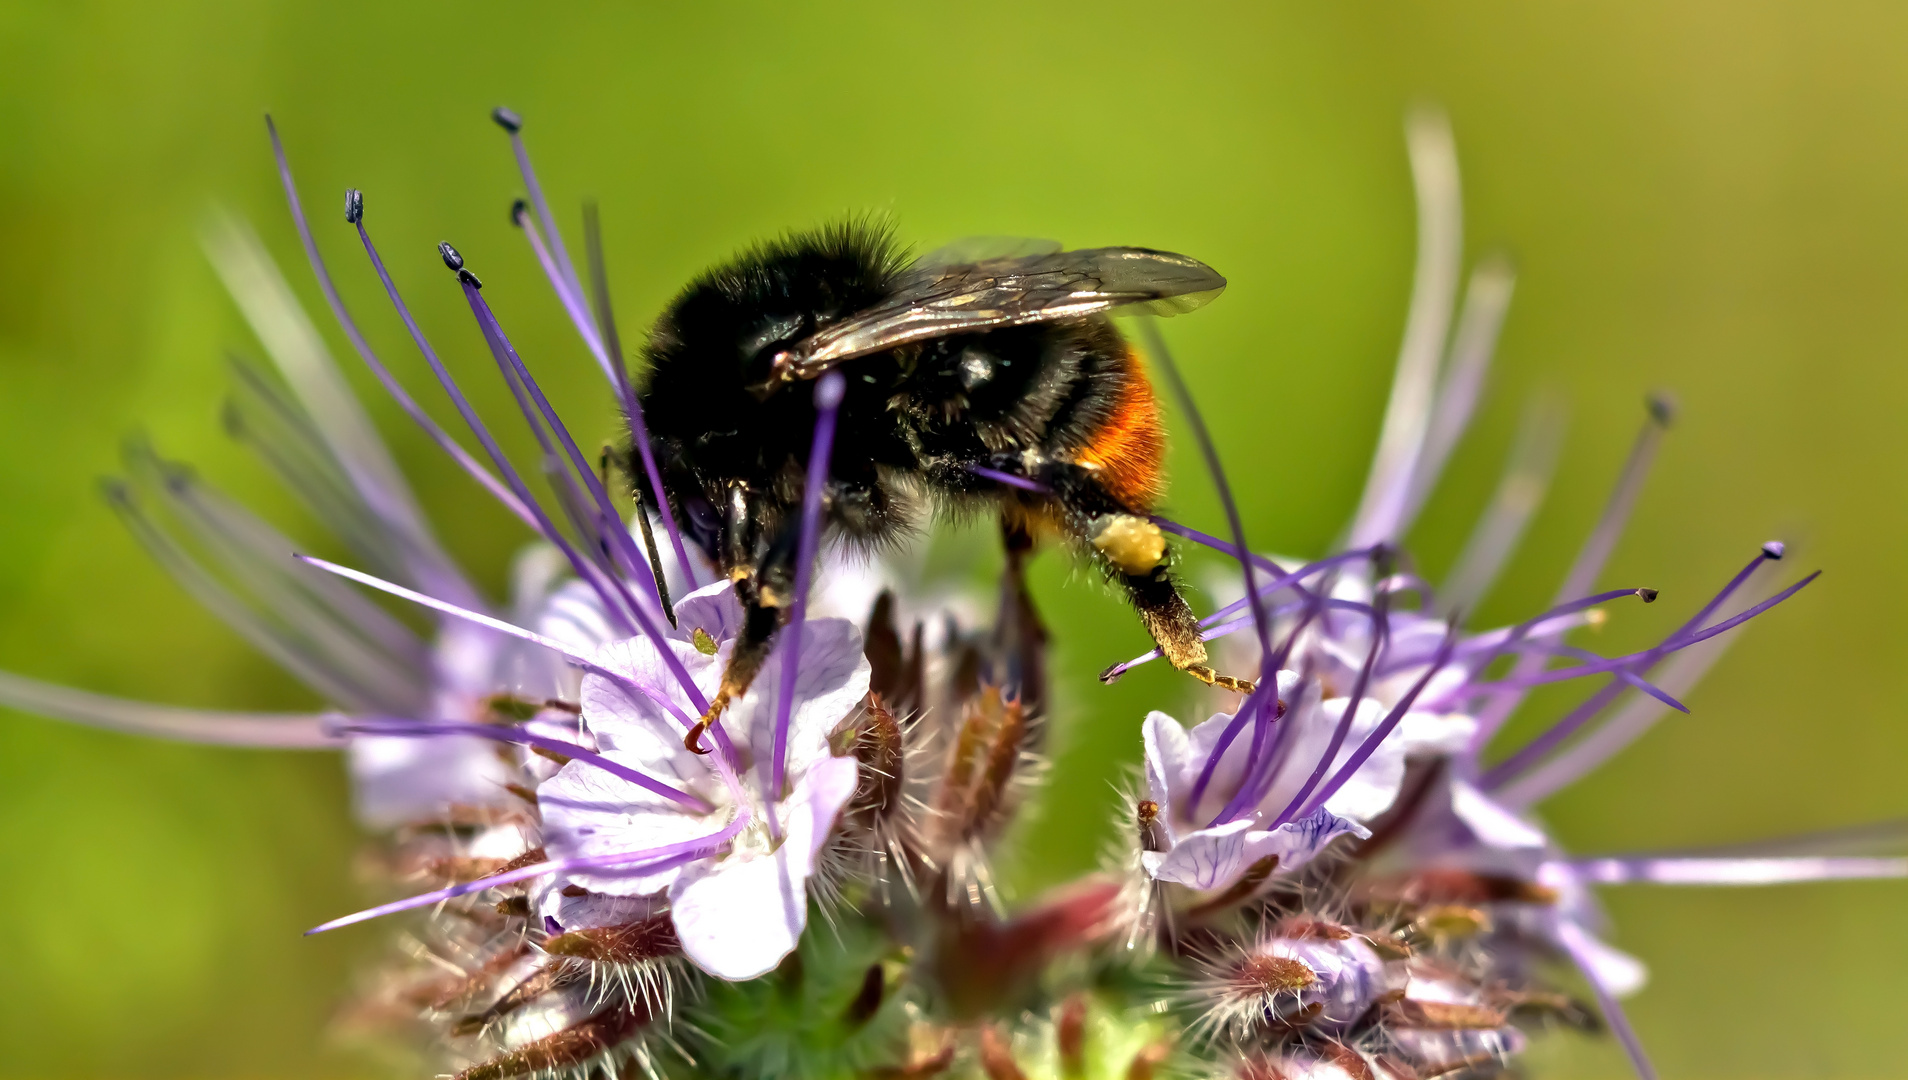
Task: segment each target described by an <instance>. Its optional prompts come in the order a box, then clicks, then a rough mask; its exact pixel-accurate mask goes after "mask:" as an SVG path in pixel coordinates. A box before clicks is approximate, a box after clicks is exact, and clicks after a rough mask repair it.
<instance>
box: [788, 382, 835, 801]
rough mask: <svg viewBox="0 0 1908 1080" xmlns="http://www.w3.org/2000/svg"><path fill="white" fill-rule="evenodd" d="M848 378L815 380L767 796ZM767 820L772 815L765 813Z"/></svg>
mask: <svg viewBox="0 0 1908 1080" xmlns="http://www.w3.org/2000/svg"><path fill="white" fill-rule="evenodd" d="M846 391H847V384H846V382H845V381H844V380H843V379H842V375H841V372H839V371H830V372H828V373H827V374H826V375H823V376H822V377H821V379H820V380H819V381H818V382H816V383H815V441H814V443H813V445H811V446H810V448H809V451H808V476H807V478H806V481H805V483H804V486H803V487H802V531H801V536H800V539H799V541H798V542H797V544H796V547H795V598H794V601H793V603H791V604H790V605H789V609H788V623H787V624H786V625H785V626H784V627H783V630H782V640H783V642H784V644H783V645H782V684H781V686H780V687H779V688H778V689H777V692H776V698H775V745H774V749H773V750H772V751H771V752H770V754H769V761H770V762H771V763H772V766H771V769H772V771H771V772H770V774H769V788H768V797H769V799H770V800H771V801H774V800H778V799H780V798H781V797H782V781H783V779H784V774H785V773H786V771H787V768H788V718H789V713H790V710H791V709H792V708H793V707H794V703H795V676H796V674H797V669H798V668H799V667H800V665H801V657H802V624H803V622H804V620H806V619H807V617H808V588H809V585H810V583H811V582H812V581H813V580H814V577H815V548H816V545H817V544H818V543H819V542H820V540H821V513H822V499H823V497H824V496H825V494H826V493H825V491H824V490H823V489H824V488H825V487H826V486H827V484H828V459H829V456H830V455H831V454H833V453H834V449H835V421H836V419H837V418H838V417H839V415H840V410H841V399H842V395H843V394H844V393H845V392H846ZM769 822H770V825H771V826H774V825H775V817H774V815H773V814H771V815H769Z"/></svg>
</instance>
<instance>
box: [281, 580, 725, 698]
mask: <svg viewBox="0 0 1908 1080" xmlns="http://www.w3.org/2000/svg"><path fill="white" fill-rule="evenodd" d="M292 558H294V559H297V560H298V561H299V562H302V563H306V564H308V565H311V566H315V567H317V568H318V569H320V570H323V571H325V572H326V573H330V574H336V575H338V576H339V577H341V578H345V579H347V580H350V581H355V582H357V583H358V584H360V585H366V586H369V587H370V588H373V589H376V590H378V591H379V592H385V593H389V594H391V595H392V596H395V597H398V598H400V599H403V600H409V601H411V602H412V603H414V604H421V605H423V606H424V607H427V608H430V609H431V610H433V611H438V612H442V613H443V614H445V615H452V616H455V617H457V618H459V619H463V620H465V621H466V622H472V623H476V624H477V625H478V626H483V627H488V628H489V629H492V630H495V631H497V632H498V633H502V634H509V635H510V636H511V637H514V638H521V639H522V640H524V641H528V642H530V643H531V644H533V645H541V646H543V647H544V648H546V649H549V650H550V651H551V652H554V653H556V654H557V655H559V656H561V657H563V658H564V659H566V660H568V661H569V662H570V663H572V664H575V665H576V666H577V667H579V668H582V669H583V670H584V671H587V672H589V673H590V674H592V675H597V676H601V677H602V678H605V679H608V680H610V681H611V682H613V683H615V684H616V685H618V686H620V687H622V688H624V689H625V690H626V691H634V692H636V693H638V694H641V695H642V696H644V697H646V698H648V699H649V700H651V701H653V702H655V703H656V704H657V705H660V706H661V707H662V708H664V709H666V710H668V711H669V712H670V713H672V714H674V715H675V717H676V719H677V720H679V721H681V722H682V725H683V726H684V727H693V726H694V725H695V722H696V721H695V718H694V717H692V716H690V715H689V714H688V713H686V712H684V711H683V709H682V707H681V706H679V705H677V704H676V703H675V702H673V701H671V700H669V698H668V697H667V696H666V695H664V694H661V693H658V692H657V691H655V690H652V689H650V688H649V687H646V686H643V685H641V684H640V683H637V682H635V681H634V680H632V679H630V678H629V677H628V676H625V675H619V674H617V673H616V672H614V671H611V670H609V669H608V668H606V667H603V666H602V665H600V664H598V663H596V662H595V661H594V660H591V659H590V658H589V657H587V656H584V655H583V654H582V653H579V652H577V651H575V650H574V649H571V648H570V647H569V646H567V645H565V644H563V643H562V642H560V641H558V640H556V639H555V638H550V637H545V636H543V635H542V634H539V633H537V632H536V631H534V630H526V629H524V628H523V627H521V626H518V625H516V624H515V623H508V622H505V621H504V620H502V619H497V618H493V617H491V616H489V615H485V614H483V613H481V612H477V611H472V610H470V609H469V608H463V607H458V606H457V605H456V604H452V603H448V602H446V601H443V600H439V599H437V598H436V597H434V596H426V595H425V594H423V593H421V592H418V591H416V590H415V589H407V588H405V587H404V586H402V585H399V584H396V583H395V582H390V581H386V580H384V579H383V578H381V577H376V576H374V575H372V574H367V573H365V572H364V571H362V570H353V569H351V568H350V567H348V566H339V565H338V564H337V563H334V562H328V561H326V560H324V559H320V558H318V557H317V556H315V555H300V554H297V553H295V552H294V553H293V554H292ZM658 651H659V652H661V653H662V654H663V656H664V657H670V656H671V655H672V653H671V652H670V650H669V649H668V648H667V647H662V648H659V649H658ZM678 666H680V661H678ZM691 685H694V684H693V683H691ZM698 708H707V705H701V706H698Z"/></svg>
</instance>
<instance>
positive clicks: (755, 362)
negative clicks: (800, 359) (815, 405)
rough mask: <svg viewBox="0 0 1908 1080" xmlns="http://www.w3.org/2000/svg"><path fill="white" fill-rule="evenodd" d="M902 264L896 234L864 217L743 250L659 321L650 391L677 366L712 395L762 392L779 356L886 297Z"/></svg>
mask: <svg viewBox="0 0 1908 1080" xmlns="http://www.w3.org/2000/svg"><path fill="white" fill-rule="evenodd" d="M901 264H902V257H901V255H900V253H899V252H898V251H897V250H896V248H895V246H894V242H893V237H892V235H891V229H890V228H889V227H888V226H887V225H886V224H885V223H880V222H876V221H871V220H867V219H861V220H850V221H847V222H843V223H840V224H836V225H830V226H826V227H823V228H821V229H816V230H813V231H809V232H800V233H790V234H789V235H787V236H784V237H782V238H780V239H778V240H774V241H771V242H769V243H767V244H764V245H762V246H760V247H757V248H752V249H750V250H748V251H745V252H743V253H742V254H741V255H739V256H737V257H736V258H735V259H733V260H731V261H730V262H728V263H725V264H723V265H721V266H718V267H716V268H714V269H712V270H710V271H708V272H707V273H705V274H703V275H702V276H701V277H699V278H697V279H696V280H695V281H694V282H692V283H691V284H690V285H689V287H688V288H686V289H684V290H683V291H682V293H681V294H680V295H679V296H677V297H676V299H675V301H674V302H672V303H671V304H670V305H669V308H668V310H666V311H665V312H664V313H663V316H662V318H660V319H658V320H657V322H656V326H655V329H654V331H653V332H652V334H651V336H650V342H649V352H648V358H649V362H650V367H651V371H652V385H654V383H655V381H656V380H660V379H663V378H665V374H664V372H665V369H668V368H676V367H680V368H683V369H685V370H693V371H694V372H695V373H696V377H697V378H699V379H701V380H703V385H704V387H705V389H709V390H713V389H715V386H714V385H713V384H717V383H719V384H721V386H722V387H723V388H724V389H725V390H728V391H731V392H740V391H746V390H747V388H749V387H759V386H761V385H763V384H765V383H767V382H768V381H769V376H770V375H771V374H772V373H773V363H774V358H775V356H776V355H777V354H778V353H781V352H782V351H784V350H786V349H788V348H789V347H790V346H792V345H794V344H796V343H797V342H800V341H802V340H803V339H805V338H807V337H808V336H810V335H811V334H814V333H815V332H816V331H817V330H819V329H821V328H823V327H825V326H827V325H828V324H830V323H832V322H834V321H835V320H837V319H840V318H842V317H843V316H846V315H849V314H851V313H853V312H856V311H859V310H861V309H862V308H865V307H868V306H869V305H871V304H874V303H875V302H877V301H879V300H881V299H882V298H883V297H885V296H886V295H887V293H888V291H889V287H890V282H891V281H892V279H893V276H894V274H895V272H896V271H897V270H898V269H899V268H900V266H901Z"/></svg>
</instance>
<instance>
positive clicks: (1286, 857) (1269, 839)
mask: <svg viewBox="0 0 1908 1080" xmlns="http://www.w3.org/2000/svg"><path fill="white" fill-rule="evenodd" d="M1252 825H1253V822H1252V821H1251V820H1250V819H1241V820H1239V821H1231V822H1227V823H1226V824H1224V825H1220V826H1216V827H1214V828H1211V829H1200V830H1198V831H1196V832H1193V833H1190V834H1188V835H1187V836H1185V837H1183V838H1181V839H1180V841H1179V842H1178V843H1176V844H1174V845H1173V849H1172V850H1171V851H1169V852H1166V853H1165V855H1164V856H1163V857H1162V858H1161V859H1160V860H1159V862H1158V865H1157V867H1156V868H1155V869H1154V870H1153V876H1154V877H1156V878H1158V879H1159V880H1161V881H1171V882H1175V883H1177V884H1180V885H1185V886H1188V887H1190V888H1194V889H1200V890H1206V889H1223V888H1225V887H1226V886H1228V885H1231V884H1232V883H1233V882H1235V881H1237V880H1239V877H1240V875H1242V874H1244V873H1245V872H1246V871H1247V870H1248V869H1250V868H1251V867H1252V865H1253V864H1254V863H1257V862H1258V861H1259V860H1261V859H1263V858H1265V857H1266V856H1268V855H1276V856H1278V858H1279V865H1278V868H1279V869H1280V870H1281V871H1284V870H1292V869H1295V868H1297V867H1300V866H1303V865H1305V864H1306V863H1308V862H1310V861H1311V860H1312V858H1313V856H1316V855H1317V854H1318V853H1319V852H1321V851H1323V850H1325V847H1326V845H1328V844H1330V843H1331V842H1332V841H1333V840H1336V839H1337V838H1339V837H1340V836H1344V835H1346V834H1350V835H1353V836H1360V837H1364V836H1370V835H1371V833H1370V831H1369V830H1367V829H1365V828H1364V827H1363V826H1361V825H1359V824H1357V823H1356V822H1353V821H1347V820H1346V819H1344V818H1342V817H1339V816H1338V815H1337V814H1334V813H1332V812H1330V811H1328V810H1324V809H1319V810H1315V811H1313V812H1312V813H1311V814H1308V815H1306V816H1305V817H1303V818H1300V819H1299V820H1297V821H1291V822H1287V823H1286V824H1284V825H1281V826H1279V827H1278V828H1276V829H1272V830H1270V831H1268V830H1264V829H1254V828H1252Z"/></svg>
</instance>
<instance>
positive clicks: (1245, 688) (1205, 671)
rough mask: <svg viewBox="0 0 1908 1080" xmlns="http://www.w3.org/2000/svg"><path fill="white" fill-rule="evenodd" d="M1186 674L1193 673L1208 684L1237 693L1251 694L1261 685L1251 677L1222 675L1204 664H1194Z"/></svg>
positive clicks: (1194, 676) (1192, 674)
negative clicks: (1236, 677)
mask: <svg viewBox="0 0 1908 1080" xmlns="http://www.w3.org/2000/svg"><path fill="white" fill-rule="evenodd" d="M1186 674H1188V675H1191V676H1192V677H1193V678H1195V679H1198V680H1199V681H1200V682H1202V683H1205V684H1206V685H1207V686H1216V687H1218V688H1219V689H1221V690H1230V691H1232V692H1233V693H1235V694H1250V693H1251V692H1252V691H1254V690H1256V689H1258V686H1259V684H1258V683H1255V682H1253V681H1252V680H1250V679H1235V678H1233V677H1232V676H1230V675H1221V674H1219V673H1218V672H1216V671H1214V670H1212V669H1211V668H1209V667H1207V666H1206V665H1204V664H1194V665H1193V666H1192V667H1189V668H1187V669H1186Z"/></svg>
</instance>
